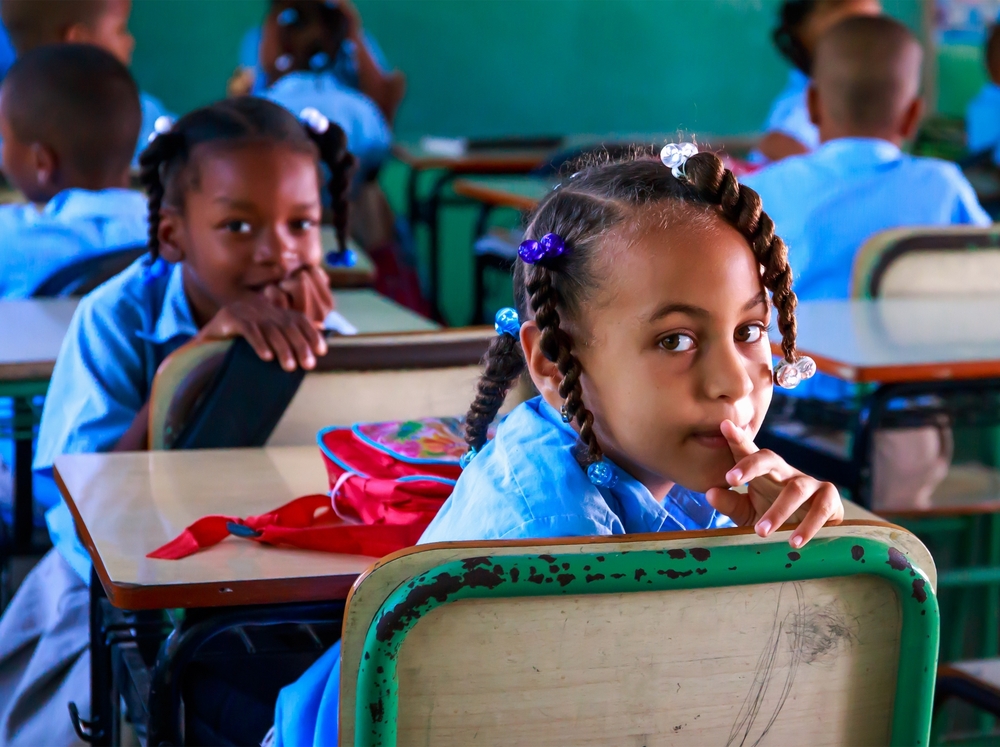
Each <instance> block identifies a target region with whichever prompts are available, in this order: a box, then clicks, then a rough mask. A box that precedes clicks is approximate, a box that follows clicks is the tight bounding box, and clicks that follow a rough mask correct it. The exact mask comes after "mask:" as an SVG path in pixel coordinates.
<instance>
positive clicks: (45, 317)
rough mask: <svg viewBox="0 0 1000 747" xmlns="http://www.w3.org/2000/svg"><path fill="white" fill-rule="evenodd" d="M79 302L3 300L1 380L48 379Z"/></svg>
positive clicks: (1, 317) (0, 328) (1, 308)
mask: <svg viewBox="0 0 1000 747" xmlns="http://www.w3.org/2000/svg"><path fill="white" fill-rule="evenodd" d="M77 303H78V302H77V300H76V299H37V300H35V299H31V300H26V301H0V381H27V380H30V379H47V378H49V377H50V376H51V375H52V367H53V366H54V365H55V362H56V356H57V355H58V354H59V348H60V347H61V346H62V341H63V337H65V336H66V330H67V329H68V328H69V322H70V319H72V317H73V312H74V311H76V305H77Z"/></svg>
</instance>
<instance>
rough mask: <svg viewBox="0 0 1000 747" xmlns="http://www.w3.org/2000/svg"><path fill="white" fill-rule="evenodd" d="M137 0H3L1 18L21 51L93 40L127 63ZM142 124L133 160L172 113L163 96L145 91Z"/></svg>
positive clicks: (12, 40)
mask: <svg viewBox="0 0 1000 747" xmlns="http://www.w3.org/2000/svg"><path fill="white" fill-rule="evenodd" d="M131 13H132V0H0V18H2V19H3V25H4V26H5V27H6V29H7V33H8V34H9V35H10V39H11V42H13V44H14V49H15V50H16V51H17V54H18V55H23V54H25V53H26V52H29V51H31V50H32V49H35V48H36V47H40V46H42V45H43V44H58V43H65V42H69V43H71V44H72V43H76V44H93V45H94V46H96V47H100V48H101V49H104V50H106V51H107V52H110V53H111V54H112V55H114V56H115V57H116V58H118V59H119V60H120V61H121V62H122V64H123V65H125V66H128V65H130V64H131V63H132V51H133V49H134V48H135V39H134V38H133V37H132V34H131V33H130V32H129V30H128V19H129V16H130V15H131ZM139 99H140V102H141V105H142V127H141V129H140V133H139V135H138V137H137V138H136V143H135V144H134V145H133V150H134V157H133V159H132V165H133V166H135V165H137V164H138V158H139V153H140V152H141V151H142V150H143V149H144V148H145V147H146V143H147V141H148V140H149V136H150V135H151V134H152V133H153V125H154V123H155V122H156V120H157V119H158V118H159V117H162V116H172V115H171V114H170V112H168V111H167V110H166V108H165V107H164V106H163V104H162V103H160V101H159V100H157V99H156V98H154V97H153V96H150V95H149V94H148V93H144V92H142V91H140V92H139Z"/></svg>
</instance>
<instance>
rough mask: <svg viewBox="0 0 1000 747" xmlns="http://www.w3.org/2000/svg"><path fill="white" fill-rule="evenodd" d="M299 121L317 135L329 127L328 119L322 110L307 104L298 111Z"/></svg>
mask: <svg viewBox="0 0 1000 747" xmlns="http://www.w3.org/2000/svg"><path fill="white" fill-rule="evenodd" d="M299 121H300V122H301V123H302V124H304V125H305V126H306V127H308V128H309V129H310V130H312V131H313V132H315V133H316V134H317V135H322V134H323V133H324V132H326V131H327V130H329V129H330V120H329V119H327V118H326V115H325V114H323V112H321V111H320V110H319V109H317V108H316V107H313V106H307V107H306V108H305V109H303V110H302V111H300V112H299Z"/></svg>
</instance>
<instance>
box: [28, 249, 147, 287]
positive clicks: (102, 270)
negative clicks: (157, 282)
mask: <svg viewBox="0 0 1000 747" xmlns="http://www.w3.org/2000/svg"><path fill="white" fill-rule="evenodd" d="M147 251H148V250H147V248H146V245H145V244H143V245H142V246H129V247H125V248H124V249H115V250H113V251H110V252H104V253H103V254H94V255H91V256H89V257H83V258H81V259H78V260H75V261H73V262H71V263H70V264H68V265H65V266H63V267H60V268H59V269H58V270H56V271H55V272H53V273H52V274H51V275H49V276H48V277H47V278H45V280H43V281H42V282H41V283H40V284H39V286H38V287H37V288H35V291H34V292H33V293H32V294H31V295H32V297H33V298H69V297H79V296H85V295H87V294H88V293H90V291H92V290H94V288H96V287H97V286H99V285H101V283H103V282H105V281H106V280H110V279H111V278H113V277H114V276H115V275H117V274H118V273H119V272H121V271H122V270H124V269H125V268H126V267H128V266H129V265H130V264H132V263H133V262H135V261H136V260H137V259H139V257H141V256H142V255H143V254H145V253H146V252H147Z"/></svg>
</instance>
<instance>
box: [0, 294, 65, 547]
mask: <svg viewBox="0 0 1000 747" xmlns="http://www.w3.org/2000/svg"><path fill="white" fill-rule="evenodd" d="M76 305H77V300H76V299H37V300H35V299H32V300H26V301H0V398H2V397H10V398H11V400H12V403H13V406H12V426H13V428H12V434H9V435H12V436H13V439H14V464H13V465H11V466H12V467H13V470H14V537H13V546H12V548H11V549H12V551H13V552H14V553H23V552H28V551H29V550H30V548H31V535H32V485H31V459H32V437H33V430H34V427H35V425H36V423H37V414H36V412H35V410H34V409H33V407H32V401H33V400H34V398H35V397H38V396H41V395H44V394H45V390H46V389H47V388H48V384H49V377H50V376H51V375H52V368H53V366H54V365H55V362H56V356H57V355H58V354H59V348H60V347H61V346H62V341H63V337H65V336H66V330H67V329H68V328H69V322H70V319H71V318H72V316H73V312H74V311H75V310H76Z"/></svg>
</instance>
